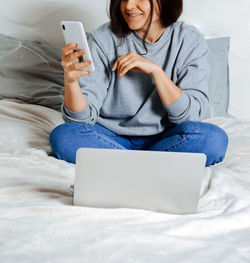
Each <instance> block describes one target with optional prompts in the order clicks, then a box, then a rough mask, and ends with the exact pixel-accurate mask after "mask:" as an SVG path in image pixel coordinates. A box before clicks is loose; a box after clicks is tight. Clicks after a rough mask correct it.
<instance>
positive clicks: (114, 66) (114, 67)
mask: <svg viewBox="0 0 250 263" xmlns="http://www.w3.org/2000/svg"><path fill="white" fill-rule="evenodd" d="M117 61H118V60H116V62H115V64H114V65H113V68H112V71H115V70H116V67H117Z"/></svg>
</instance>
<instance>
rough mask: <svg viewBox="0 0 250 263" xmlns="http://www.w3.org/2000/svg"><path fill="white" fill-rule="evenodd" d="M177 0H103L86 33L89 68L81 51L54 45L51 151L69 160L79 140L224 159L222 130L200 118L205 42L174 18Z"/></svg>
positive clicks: (178, 8)
mask: <svg viewBox="0 0 250 263" xmlns="http://www.w3.org/2000/svg"><path fill="white" fill-rule="evenodd" d="M181 13H182V0H111V2H110V22H109V23H106V24H104V25H102V26H101V27H99V28H97V29H96V30H94V31H93V32H92V33H91V34H90V35H89V38H88V41H89V45H90V50H91V54H92V57H93V61H94V63H95V68H96V71H95V72H94V73H90V72H87V71H84V70H83V71H82V70H80V69H84V68H86V67H87V66H88V65H89V64H88V63H89V62H88V61H85V62H82V63H77V64H73V60H74V59H75V58H77V57H80V56H81V55H82V54H83V53H84V51H83V50H81V51H78V52H75V53H72V50H73V49H74V48H76V45H75V44H74V43H72V44H69V45H66V46H64V47H63V50H62V66H63V68H64V73H65V74H64V82H65V95H64V103H63V104H62V114H63V118H64V120H65V122H66V123H65V124H62V125H60V126H58V127H56V128H55V129H54V130H53V131H52V132H51V134H50V145H51V148H52V151H53V153H54V154H55V156H56V157H57V158H59V159H63V160H66V161H68V162H72V163H74V162H75V157H76V151H77V149H78V148H81V147H88V148H111V149H129V150H151V151H174V152H198V153H205V154H206V155H207V163H206V166H208V165H212V164H215V163H217V162H221V161H222V160H223V159H224V156H225V152H226V148H227V144H228V137H227V135H226V133H225V132H224V131H223V130H222V129H221V128H219V127H217V126H215V125H212V124H209V123H204V122H200V121H201V120H202V119H203V118H204V116H205V114H206V112H207V110H208V107H209V98H208V86H207V81H208V76H209V67H208V63H207V53H208V49H207V45H206V42H205V40H204V37H203V35H202V34H201V33H200V32H199V31H198V30H197V29H196V28H195V27H193V26H189V25H186V24H185V23H183V22H180V21H177V19H178V18H179V16H180V15H181Z"/></svg>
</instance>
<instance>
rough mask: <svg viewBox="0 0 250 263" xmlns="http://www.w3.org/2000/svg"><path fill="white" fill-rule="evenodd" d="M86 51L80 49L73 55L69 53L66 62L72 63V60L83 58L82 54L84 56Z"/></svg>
mask: <svg viewBox="0 0 250 263" xmlns="http://www.w3.org/2000/svg"><path fill="white" fill-rule="evenodd" d="M86 52H87V51H86V50H84V49H81V50H79V51H75V52H74V53H71V54H70V55H69V56H68V57H67V59H66V60H67V61H68V62H72V61H74V59H76V58H78V57H81V56H83V55H84V54H86Z"/></svg>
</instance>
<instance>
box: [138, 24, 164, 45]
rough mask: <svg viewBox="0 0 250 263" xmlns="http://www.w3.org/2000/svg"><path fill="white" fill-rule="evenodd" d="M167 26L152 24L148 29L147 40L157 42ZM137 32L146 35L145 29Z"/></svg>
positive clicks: (142, 35)
mask: <svg viewBox="0 0 250 263" xmlns="http://www.w3.org/2000/svg"><path fill="white" fill-rule="evenodd" d="M165 30H166V28H165V27H163V26H162V25H159V24H158V23H157V24H153V23H152V24H151V27H150V29H149V31H148V34H147V37H146V39H145V40H147V41H148V42H151V43H155V42H157V41H158V40H159V39H160V38H161V36H162V34H163V33H164V32H165ZM137 33H138V34H139V35H140V36H141V37H144V34H145V31H144V30H138V31H137Z"/></svg>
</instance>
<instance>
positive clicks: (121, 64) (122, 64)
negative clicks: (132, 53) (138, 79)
mask: <svg viewBox="0 0 250 263" xmlns="http://www.w3.org/2000/svg"><path fill="white" fill-rule="evenodd" d="M133 61H134V58H131V57H126V58H123V59H122V60H121V61H120V62H119V64H118V66H117V72H118V74H120V73H121V71H122V70H123V68H124V67H126V66H127V65H128V64H130V63H132V62H133Z"/></svg>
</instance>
